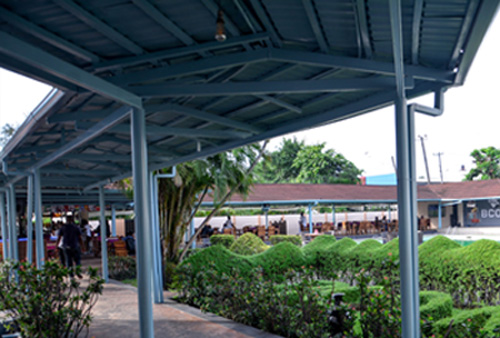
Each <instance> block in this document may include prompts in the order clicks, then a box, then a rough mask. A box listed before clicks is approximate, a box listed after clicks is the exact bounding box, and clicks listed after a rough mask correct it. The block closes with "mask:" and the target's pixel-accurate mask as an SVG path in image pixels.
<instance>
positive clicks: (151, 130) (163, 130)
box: [77, 122, 252, 140]
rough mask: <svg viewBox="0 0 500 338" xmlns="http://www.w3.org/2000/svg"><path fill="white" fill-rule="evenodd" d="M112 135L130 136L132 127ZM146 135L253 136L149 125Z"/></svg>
mask: <svg viewBox="0 0 500 338" xmlns="http://www.w3.org/2000/svg"><path fill="white" fill-rule="evenodd" d="M90 125H91V124H90V123H88V122H80V123H78V124H77V127H78V129H83V130H85V129H87V128H88V127H89V126H90ZM110 132H112V133H122V134H130V125H128V124H119V125H116V126H114V127H113V128H111V129H110ZM146 133H147V134H148V135H150V136H158V135H176V136H186V137H206V138H214V139H223V140H225V139H231V138H246V137H249V136H251V135H252V134H250V133H247V132H241V131H233V130H223V131H222V130H209V129H198V130H193V129H189V128H171V127H165V126H159V125H152V124H148V125H147V126H146Z"/></svg>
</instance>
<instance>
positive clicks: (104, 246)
mask: <svg viewBox="0 0 500 338" xmlns="http://www.w3.org/2000/svg"><path fill="white" fill-rule="evenodd" d="M99 210H100V216H101V217H100V222H101V264H102V278H103V279H104V282H105V283H107V282H109V274H108V242H107V241H106V238H107V237H108V234H107V231H108V226H107V223H106V204H105V203H104V186H103V185H100V186H99Z"/></svg>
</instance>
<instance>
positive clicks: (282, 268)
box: [249, 242, 306, 280]
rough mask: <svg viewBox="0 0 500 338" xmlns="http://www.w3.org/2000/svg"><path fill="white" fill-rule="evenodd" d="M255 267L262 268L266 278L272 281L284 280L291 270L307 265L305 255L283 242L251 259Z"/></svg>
mask: <svg viewBox="0 0 500 338" xmlns="http://www.w3.org/2000/svg"><path fill="white" fill-rule="evenodd" d="M249 259H250V260H251V262H253V264H254V266H260V267H262V270H263V272H264V274H265V276H266V277H267V278H269V279H272V280H283V278H284V277H283V276H284V274H285V273H286V272H287V271H288V270H290V269H301V267H302V266H304V265H305V262H306V261H305V257H304V253H303V252H302V251H301V250H300V248H298V247H297V246H296V245H293V244H292V243H290V242H281V243H278V244H276V245H275V246H273V247H271V248H270V249H269V250H267V251H265V252H263V253H261V254H258V255H254V256H251V257H249Z"/></svg>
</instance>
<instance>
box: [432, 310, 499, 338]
mask: <svg viewBox="0 0 500 338" xmlns="http://www.w3.org/2000/svg"><path fill="white" fill-rule="evenodd" d="M499 317H500V307H498V306H487V307H483V308H479V309H472V310H462V311H460V312H458V313H456V314H455V315H453V316H451V317H448V318H443V319H440V320H438V321H436V322H435V323H434V324H433V328H434V332H435V334H437V335H444V334H445V333H446V332H447V331H448V327H449V326H450V322H451V321H452V320H453V324H452V333H451V335H449V336H448V337H449V338H464V337H471V335H470V333H469V332H468V331H467V322H472V323H474V324H475V326H478V327H482V328H485V329H486V328H487V330H488V331H489V330H491V331H492V330H493V329H494V328H495V327H496V326H497V325H498V324H499V322H498V321H497V320H498V318H499ZM491 331H490V332H491Z"/></svg>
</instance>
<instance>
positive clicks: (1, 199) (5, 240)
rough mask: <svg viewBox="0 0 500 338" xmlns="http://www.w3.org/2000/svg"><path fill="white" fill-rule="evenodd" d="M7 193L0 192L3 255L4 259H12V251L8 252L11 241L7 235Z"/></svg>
mask: <svg viewBox="0 0 500 338" xmlns="http://www.w3.org/2000/svg"><path fill="white" fill-rule="evenodd" d="M5 217H6V215H5V193H4V191H0V222H1V226H2V240H3V247H2V255H3V258H4V259H6V258H10V253H9V252H10V251H9V250H8V248H9V245H8V244H9V239H8V235H7V222H6V221H5Z"/></svg>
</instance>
